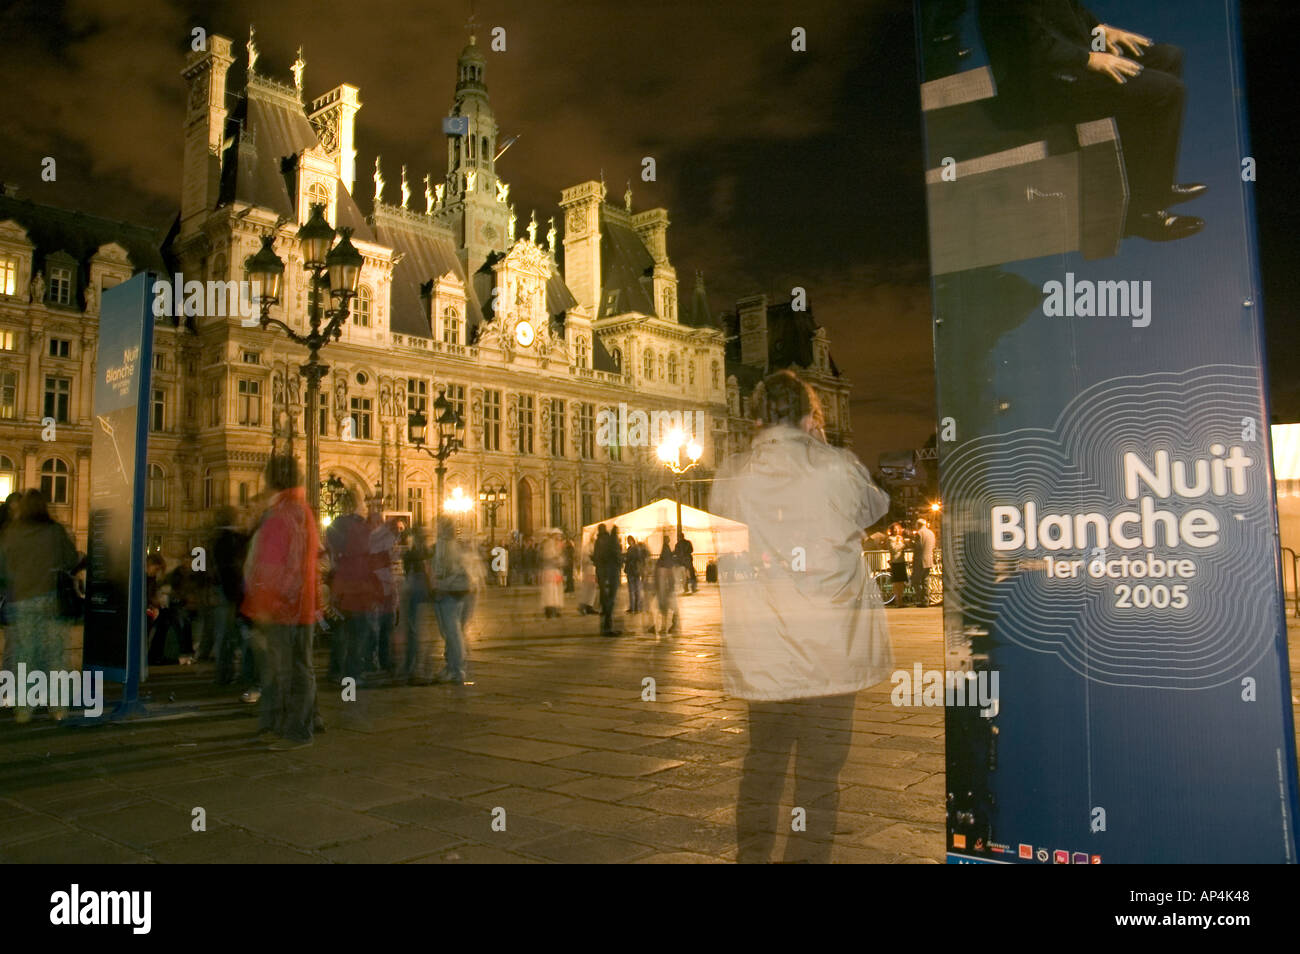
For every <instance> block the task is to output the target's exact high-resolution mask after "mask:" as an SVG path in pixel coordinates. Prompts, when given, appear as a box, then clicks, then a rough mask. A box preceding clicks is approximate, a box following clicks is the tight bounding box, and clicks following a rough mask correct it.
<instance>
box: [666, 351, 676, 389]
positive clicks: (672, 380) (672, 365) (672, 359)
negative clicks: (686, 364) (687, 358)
mask: <svg viewBox="0 0 1300 954" xmlns="http://www.w3.org/2000/svg"><path fill="white" fill-rule="evenodd" d="M668 383H669V384H676V383H677V352H676V351H670V352H669V353H668Z"/></svg>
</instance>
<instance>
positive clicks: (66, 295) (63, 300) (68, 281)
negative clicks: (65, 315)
mask: <svg viewBox="0 0 1300 954" xmlns="http://www.w3.org/2000/svg"><path fill="white" fill-rule="evenodd" d="M50 301H52V302H54V304H56V305H71V304H72V269H71V268H68V267H67V266H64V265H55V266H53V267H51V268H50Z"/></svg>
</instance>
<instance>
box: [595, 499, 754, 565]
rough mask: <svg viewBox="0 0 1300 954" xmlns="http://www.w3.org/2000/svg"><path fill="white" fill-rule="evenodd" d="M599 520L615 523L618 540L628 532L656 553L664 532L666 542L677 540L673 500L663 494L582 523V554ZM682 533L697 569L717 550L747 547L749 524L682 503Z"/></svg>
mask: <svg viewBox="0 0 1300 954" xmlns="http://www.w3.org/2000/svg"><path fill="white" fill-rule="evenodd" d="M601 524H604V525H605V526H606V527H611V528H612V527H615V526H617V527H618V535H619V540H620V542H622V543H624V544H626V543H627V538H628V537H629V536H633V537H636V539H637V541H638V542H641V543H645V544H646V545H647V546H649V547H650V552H651V553H652V554H654V555H655V556H658V555H659V548H660V546H661V545H662V541H663V536H664V534H667V535H668V542H669V543H670V544H673V545H676V543H677V504H676V503H675V502H674V501H672V500H669V499H668V498H667V497H660V498H659V499H658V500H654V501H651V502H650V503H648V504H646V505H645V506H644V507H638V508H637V509H636V510H632V511H629V512H628V513H621V514H619V515H618V516H617V517H610V518H609V519H608V520H602V521H600V523H593V524H591V525H590V526H586V527H583V528H582V552H583V555H584V557H585V556H586V555H587V554H589V553H590V552H591V547H592V544H593V543H594V542H595V539H596V531H597V530H598V529H599V528H600V526H601ZM682 533H684V534H685V535H686V539H687V540H690V541H691V546H693V547H694V548H695V568H696V570H697V571H699V572H701V573H702V572H703V570H704V567H705V566H706V565H707V564H708V562H709V561H710V560H716V559H717V555H718V553H719V552H721V553H743V552H744V551H745V550H747V549H749V528H748V527H746V526H745V525H744V524H743V523H738V522H736V521H735V520H728V519H727V518H726V517H719V516H717V515H716V514H712V513H709V512H708V511H706V510H697V509H696V508H695V507H688V506H687V505H686V504H682Z"/></svg>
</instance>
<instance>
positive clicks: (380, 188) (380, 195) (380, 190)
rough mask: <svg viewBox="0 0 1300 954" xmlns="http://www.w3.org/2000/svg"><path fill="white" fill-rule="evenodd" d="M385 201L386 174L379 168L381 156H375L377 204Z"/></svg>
mask: <svg viewBox="0 0 1300 954" xmlns="http://www.w3.org/2000/svg"><path fill="white" fill-rule="evenodd" d="M383 201H384V174H383V172H382V171H380V168H379V157H378V156H375V205H378V204H379V203H381V202H383Z"/></svg>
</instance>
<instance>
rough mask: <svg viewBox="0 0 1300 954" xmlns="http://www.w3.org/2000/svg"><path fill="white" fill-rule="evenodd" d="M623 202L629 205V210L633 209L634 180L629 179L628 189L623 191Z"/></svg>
mask: <svg viewBox="0 0 1300 954" xmlns="http://www.w3.org/2000/svg"><path fill="white" fill-rule="evenodd" d="M623 204H624V205H625V206H627V210H628V211H629V212H631V211H632V180H631V179H629V180H627V191H626V192H624V193H623Z"/></svg>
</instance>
